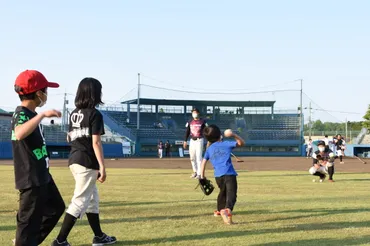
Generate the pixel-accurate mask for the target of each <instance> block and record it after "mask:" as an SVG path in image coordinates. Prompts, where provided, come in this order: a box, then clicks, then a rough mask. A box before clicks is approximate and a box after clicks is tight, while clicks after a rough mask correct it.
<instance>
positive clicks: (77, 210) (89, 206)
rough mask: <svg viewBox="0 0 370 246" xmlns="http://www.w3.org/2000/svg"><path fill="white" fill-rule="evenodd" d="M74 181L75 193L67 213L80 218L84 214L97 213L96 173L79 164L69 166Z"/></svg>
mask: <svg viewBox="0 0 370 246" xmlns="http://www.w3.org/2000/svg"><path fill="white" fill-rule="evenodd" d="M69 169H70V170H71V172H72V174H73V177H74V179H75V181H76V184H75V191H74V195H73V197H72V201H71V204H70V205H69V207H68V209H67V213H69V214H70V215H73V216H74V217H76V218H82V216H83V215H84V214H85V212H86V213H95V214H98V213H99V195H98V189H97V188H96V180H97V178H98V171H97V170H93V169H89V168H86V167H84V166H81V165H79V164H72V165H70V166H69Z"/></svg>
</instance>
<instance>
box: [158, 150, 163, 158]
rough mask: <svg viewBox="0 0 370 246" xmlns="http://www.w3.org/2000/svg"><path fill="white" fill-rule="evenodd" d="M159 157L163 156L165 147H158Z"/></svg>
mask: <svg viewBox="0 0 370 246" xmlns="http://www.w3.org/2000/svg"><path fill="white" fill-rule="evenodd" d="M158 157H159V158H162V157H163V149H158Z"/></svg>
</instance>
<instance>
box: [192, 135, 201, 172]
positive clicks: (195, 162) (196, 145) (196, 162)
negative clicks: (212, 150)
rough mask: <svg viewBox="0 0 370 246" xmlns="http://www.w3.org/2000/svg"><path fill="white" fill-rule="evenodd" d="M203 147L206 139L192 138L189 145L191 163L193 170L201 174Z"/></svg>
mask: <svg viewBox="0 0 370 246" xmlns="http://www.w3.org/2000/svg"><path fill="white" fill-rule="evenodd" d="M203 148H204V139H203V138H200V139H197V140H193V139H190V146H189V155H190V161H191V165H192V167H193V172H195V173H197V175H200V168H201V166H200V165H201V163H202V159H203Z"/></svg>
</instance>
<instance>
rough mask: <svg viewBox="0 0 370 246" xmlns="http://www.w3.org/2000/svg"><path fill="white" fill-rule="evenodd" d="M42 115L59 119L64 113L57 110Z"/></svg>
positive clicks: (47, 111)
mask: <svg viewBox="0 0 370 246" xmlns="http://www.w3.org/2000/svg"><path fill="white" fill-rule="evenodd" d="M42 114H43V116H44V117H47V118H50V117H58V118H59V117H60V116H62V113H61V112H60V111H58V110H55V109H51V110H46V111H44V112H43V113H42Z"/></svg>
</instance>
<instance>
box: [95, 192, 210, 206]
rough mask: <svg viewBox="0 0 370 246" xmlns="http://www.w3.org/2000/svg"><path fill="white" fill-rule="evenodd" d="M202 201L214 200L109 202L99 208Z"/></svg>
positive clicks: (103, 203)
mask: <svg viewBox="0 0 370 246" xmlns="http://www.w3.org/2000/svg"><path fill="white" fill-rule="evenodd" d="M200 197H201V195H200ZM202 201H215V199H206V198H205V199H204V200H201V199H197V200H178V201H160V202H150V201H143V202H126V201H109V202H100V203H99V207H121V206H122V207H123V206H141V205H155V204H176V203H199V202H202Z"/></svg>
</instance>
